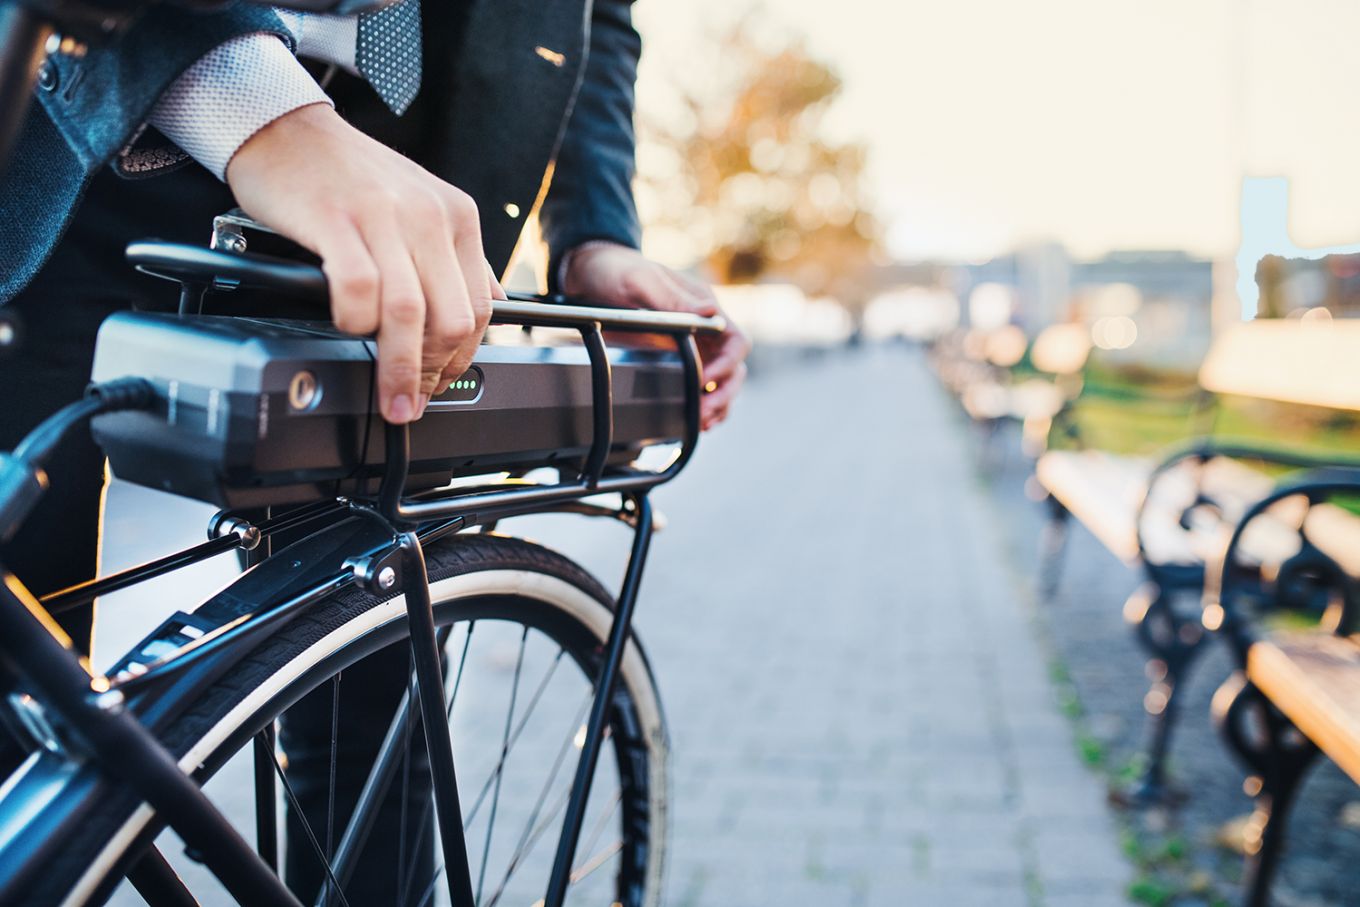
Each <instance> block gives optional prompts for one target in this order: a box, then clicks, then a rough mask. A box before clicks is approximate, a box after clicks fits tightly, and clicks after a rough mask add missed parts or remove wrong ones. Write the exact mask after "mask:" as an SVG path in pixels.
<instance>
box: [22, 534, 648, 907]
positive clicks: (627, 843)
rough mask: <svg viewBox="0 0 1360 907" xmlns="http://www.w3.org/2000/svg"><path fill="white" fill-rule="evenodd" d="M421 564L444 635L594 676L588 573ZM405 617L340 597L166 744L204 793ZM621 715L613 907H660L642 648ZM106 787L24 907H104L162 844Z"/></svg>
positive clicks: (517, 550)
mask: <svg viewBox="0 0 1360 907" xmlns="http://www.w3.org/2000/svg"><path fill="white" fill-rule="evenodd" d="M426 556H427V564H428V570H429V576H430V586H431V595H432V599H433V602H434V605H435V612H436V622H437V623H439V624H440V625H444V624H449V623H453V622H456V621H457V620H459V619H473V620H483V619H489V620H494V619H508V620H514V621H517V622H520V623H523V624H524V625H525V626H526V627H528V626H530V625H531V622H532V626H534V628H535V629H538V630H540V631H543V632H544V633H545V635H550V637H551V638H552V639H553V640H554V641H555V642H557V643H558V644H560V645H562V648H563V649H564V650H565V651H567V652H568V654H570V655H571V657H572V659H573V660H574V661H576V662H577V664H578V666H580V667H581V668H582V670H583V671H585V670H589V671H591V673H590V674H589V675H588V676H590V677H593V676H594V674H593V662H595V661H596V658H595V656H596V655H598V653H599V650H600V648H601V647H602V643H603V640H604V638H605V636H606V634H607V633H608V629H609V625H610V623H611V621H612V616H613V601H612V598H611V597H610V596H609V595H608V593H607V592H606V591H605V590H604V589H603V587H602V586H601V585H600V584H599V583H598V582H597V581H596V580H595V579H594V578H593V577H591V576H590V575H589V574H588V573H587V572H586V571H584V570H583V569H581V568H580V567H579V566H577V565H576V564H574V563H573V562H571V561H570V560H568V559H567V558H565V557H563V556H561V555H559V554H557V553H555V552H553V551H551V550H549V549H546V548H543V547H541V546H538V545H534V544H531V543H528V542H525V541H522V540H519V539H514V538H509V537H503V536H496V535H489V534H483V535H460V536H455V537H453V538H452V539H448V540H446V541H444V542H442V543H440V544H437V545H434V546H431V548H430V549H429V550H428V551H427V552H426ZM511 610H514V614H513V616H510V611H511ZM404 614H405V610H404V602H403V600H402V598H401V596H399V595H397V596H388V597H385V598H379V597H375V596H372V595H369V594H367V593H363V592H361V591H359V590H357V589H350V590H346V591H345V592H342V593H338V594H336V595H334V596H332V597H331V598H330V599H328V600H326V601H323V602H321V603H320V604H318V605H317V606H315V607H314V608H313V609H311V610H309V611H308V613H306V614H304V615H302V616H300V617H298V618H297V619H296V620H294V621H293V622H291V623H289V624H288V625H287V626H285V627H284V628H283V629H282V630H281V631H280V632H279V633H277V634H275V635H274V636H272V637H270V638H269V639H266V640H265V641H263V642H262V643H261V644H260V645H259V646H257V647H256V648H255V649H254V650H253V651H251V652H249V653H247V654H246V655H245V656H244V657H242V658H241V659H240V661H239V662H238V663H237V664H236V666H235V667H234V668H233V669H232V670H231V671H229V672H228V673H227V674H226V675H225V676H224V677H223V678H222V679H221V680H220V681H218V682H217V683H216V684H215V685H214V686H213V687H211V688H209V689H208V690H207V691H206V692H205V693H204V694H203V695H202V696H200V697H199V698H198V699H197V700H196V701H195V702H194V703H193V704H192V705H190V706H189V707H187V708H186V709H185V710H184V711H183V713H182V714H180V715H179V716H178V717H177V718H176V719H175V720H174V721H173V722H171V723H170V724H168V725H167V726H166V728H165V730H164V732H163V733H162V734H161V736H160V739H161V742H162V744H163V745H165V746H166V748H167V749H168V750H169V751H170V752H171V753H172V754H173V755H174V756H175V757H176V759H177V760H178V761H179V762H180V765H181V768H183V769H185V770H186V771H189V770H195V771H197V772H198V773H199V774H200V775H204V776H205V778H204V780H206V777H210V776H211V774H212V773H213V772H215V771H216V770H217V768H219V767H220V766H221V765H222V764H223V763H225V761H226V758H227V754H226V753H225V752H224V750H227V749H230V750H231V751H233V752H234V751H236V750H237V749H239V747H240V745H242V744H248V743H249V740H250V737H251V736H252V735H253V734H254V733H256V732H257V731H258V730H259V729H260V728H262V727H264V726H265V725H266V724H267V723H268V722H270V721H272V720H274V718H276V717H277V714H278V713H280V712H281V711H283V709H284V708H286V706H287V705H288V704H291V703H292V702H295V701H296V700H297V699H298V698H300V697H301V696H302V695H304V694H305V693H306V692H308V691H309V690H311V689H315V688H316V687H317V686H318V685H319V684H320V683H322V682H325V681H324V678H322V679H321V680H316V679H315V677H313V676H312V675H314V674H316V673H317V672H318V670H320V671H321V672H322V673H325V672H326V671H328V670H329V666H330V665H337V666H339V667H338V668H337V669H338V670H343V667H344V666H345V664H344V662H345V659H346V658H348V657H349V655H351V654H355V653H357V655H356V657H353V658H350V659H349V661H348V663H349V664H352V663H354V662H356V661H357V660H358V658H361V657H363V656H364V655H366V654H368V652H370V651H374V650H376V649H378V648H381V647H383V646H386V645H389V644H390V643H392V642H394V641H397V640H401V639H406V638H407V637H406V631H405V619H404ZM327 676H330V675H329V674H327ZM612 706H613V707H612V708H611V710H610V715H611V720H610V726H609V729H610V731H611V739H612V740H613V746H612V747H611V749H612V751H613V752H614V753H615V755H616V761H617V764H618V766H619V771H620V773H623V772H628V773H629V778H630V779H631V783H632V789H631V790H630V795H629V796H628V797H627V798H626V800H627V802H625V803H624V804H623V808H621V809H620V811H619V815H620V817H621V818H620V826H621V834H623V835H624V836H625V840H624V842H623V846H624V850H623V851H621V854H622V855H621V858H620V861H619V863H620V870H619V872H618V876H617V883H616V884H617V898H616V900H617V902H618V903H620V904H623V905H625V907H654V905H656V904H657V903H659V900H660V896H661V888H662V881H663V875H664V868H665V856H666V837H667V831H668V823H667V796H668V751H669V741H668V735H667V731H666V724H665V717H664V714H663V712H662V710H661V704H660V699H659V696H658V695H657V692H656V686H655V682H654V678H653V676H652V672H651V668H650V665H649V664H648V662H647V658H646V655H645V653H644V652H643V650H642V648H641V646H640V644H639V643H638V642H637V640H636V639H634V640H632V641H630V642H629V645H628V649H627V651H626V653H625V656H624V660H623V664H622V665H621V669H620V674H619V685H618V688H617V689H616V692H615V696H614V700H613V703H612ZM604 758H605V757H604V756H603V755H602V762H603V760H604ZM463 783H464V782H463V780H462V779H460V787H462V786H463ZM621 784H622V781H621ZM100 787H101V788H102V789H101V790H100V791H99V792H98V793H97V794H96V796H99V797H100V798H102V799H101V800H100V801H99V802H100V806H99V810H98V813H97V814H96V815H95V816H93V817H92V818H91V820H90V821H88V822H85V823H83V824H82V825H81V827H80V828H79V829H77V830H76V831H75V832H74V833H72V834H70V835H68V836H66V837H65V838H63V840H61V841H60V842H47V843H48V844H52V843H56V844H57V846H55V847H51V849H50V852H52V853H54V855H55V856H54V859H53V864H52V865H51V867H50V870H51V871H49V872H45V873H43V876H42V878H41V879H38V880H36V882H35V885H36V887H35V888H34V889H33V890H32V891H31V892H30V893H29V894H28V895H27V896H26V899H25V903H28V904H36V905H41V904H87V903H99V902H101V901H103V900H104V899H105V898H107V897H108V895H109V893H110V892H111V891H112V890H113V888H114V886H116V885H117V884H118V882H119V881H121V879H122V877H123V875H124V874H125V873H126V871H127V869H128V868H129V866H130V864H131V862H132V860H133V859H134V858H135V856H136V855H137V854H139V853H140V852H141V850H142V848H143V846H144V845H145V844H146V842H148V841H149V840H150V839H152V838H153V837H154V836H155V834H156V833H157V832H158V831H159V826H158V825H157V823H156V821H155V817H154V815H153V814H152V812H151V810H150V807H149V806H147V805H145V804H143V803H141V802H139V800H138V798H136V797H135V795H133V794H131V793H130V792H129V791H127V790H125V789H120V788H119V787H118V786H117V785H115V784H114V783H112V782H107V781H106V782H103V783H102V784H101V785H100ZM621 798H622V794H621ZM247 837H248V838H249V835H248V834H247ZM34 846H35V847H36V846H43V844H42V842H35V843H34Z"/></svg>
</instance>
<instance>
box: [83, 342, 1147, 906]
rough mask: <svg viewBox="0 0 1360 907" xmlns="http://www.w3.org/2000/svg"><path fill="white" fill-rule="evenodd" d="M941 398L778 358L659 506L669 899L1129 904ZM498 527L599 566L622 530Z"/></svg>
mask: <svg viewBox="0 0 1360 907" xmlns="http://www.w3.org/2000/svg"><path fill="white" fill-rule="evenodd" d="M951 406H952V404H951V403H950V402H949V401H948V400H947V399H946V398H945V397H944V395H943V394H942V393H941V392H940V391H939V390H938V387H937V385H936V383H935V382H934V380H933V378H932V377H931V376H930V374H929V373H928V371H927V370H926V368H925V367H924V364H923V362H922V360H921V358H920V357H919V355H918V354H917V353H915V352H913V351H908V350H905V349H902V348H894V349H878V350H872V349H871V350H865V351H860V352H845V353H835V354H831V355H828V356H826V357H824V358H821V359H815V360H814V359H809V360H806V361H803V362H798V363H781V364H780V365H779V366H778V367H772V368H769V369H767V370H765V371H764V372H762V373H761V374H758V375H757V376H756V378H755V379H754V380H753V381H752V382H751V385H750V387H749V390H748V391H747V393H746V394H745V397H744V399H743V400H742V401H741V404H740V406H739V408H738V411H737V413H736V417H735V419H734V421H733V422H732V423H731V424H730V425H728V426H725V427H724V428H723V429H721V430H720V431H718V432H716V433H715V434H714V435H713V436H712V437H711V438H709V439H706V441H705V443H704V444H703V445H702V447H701V450H700V452H699V455H698V456H697V457H696V460H695V462H694V464H693V465H692V466H691V467H690V469H689V470H688V471H687V473H686V475H685V476H684V477H683V478H682V479H681V480H679V481H678V482H677V483H676V484H675V485H674V486H672V487H668V488H664V489H662V490H661V491H660V492H658V494H657V504H658V507H659V509H660V510H661V511H662V512H663V513H665V515H666V516H667V517H668V520H669V527H668V529H667V531H665V532H663V533H662V534H661V535H660V536H658V538H657V540H656V543H655V545H654V547H653V553H652V558H651V561H650V563H649V568H648V576H647V580H646V583H645V586H644V591H643V600H642V602H641V604H640V606H639V614H638V623H637V625H638V632H639V635H640V636H641V638H642V640H643V641H644V644H645V645H646V646H647V648H648V650H649V652H650V655H651V658H652V662H653V667H654V669H655V672H656V674H657V677H658V678H659V683H660V687H661V692H662V696H663V700H664V702H665V707H666V710H667V715H668V718H669V722H670V731H671V736H672V742H673V747H674V754H673V770H674V783H673V790H672V793H673V808H672V832H673V836H672V850H671V860H670V872H669V878H668V898H667V903H668V904H671V905H734V907H741V905H819V907H820V905H861V907H873V905H888V904H891V905H902V904H909V905H929V907H935V905H940V907H953V905H958V907H969V905H983V907H1007V905H1020V907H1104V905H1116V904H1124V903H1126V901H1125V899H1124V892H1125V891H1126V889H1127V887H1128V885H1129V883H1130V880H1131V875H1132V873H1131V869H1130V866H1129V865H1128V863H1127V862H1126V860H1125V859H1124V857H1123V856H1122V855H1121V853H1120V851H1119V848H1118V844H1117V835H1116V830H1115V826H1114V823H1113V820H1112V818H1111V816H1110V815H1109V813H1108V812H1107V810H1106V807H1105V806H1104V792H1103V788H1102V785H1101V782H1100V781H1099V779H1098V778H1097V777H1096V776H1095V775H1094V774H1092V773H1090V772H1089V771H1088V770H1087V769H1086V768H1085V767H1084V766H1083V765H1082V764H1081V762H1080V759H1079V757H1078V753H1077V749H1076V746H1075V743H1074V739H1073V732H1072V729H1071V726H1070V725H1069V723H1068V722H1067V720H1066V719H1065V718H1064V717H1063V716H1062V715H1061V713H1060V711H1059V707H1058V701H1057V698H1056V696H1055V693H1054V690H1053V687H1052V685H1051V683H1050V680H1049V668H1048V659H1047V657H1046V655H1045V653H1044V650H1043V648H1042V647H1041V645H1040V644H1039V643H1038V642H1037V641H1036V634H1035V632H1034V626H1033V625H1032V623H1031V618H1030V614H1029V612H1028V610H1027V608H1026V606H1025V605H1024V600H1025V599H1024V597H1023V596H1022V595H1020V594H1018V592H1017V586H1016V583H1017V580H1016V578H1015V576H1013V575H1012V574H1011V573H1010V572H1009V571H1008V570H1007V569H1006V568H1005V566H1004V564H1003V559H1002V557H1001V552H1002V550H1003V539H1002V537H1001V535H1000V528H999V526H998V525H997V522H998V521H997V519H996V517H995V513H994V510H993V504H992V503H991V502H990V501H989V499H988V498H987V496H986V493H985V490H984V489H983V488H982V487H981V486H980V485H979V483H978V482H977V480H976V478H975V474H974V471H973V467H972V463H971V460H970V454H969V444H968V442H969V439H968V438H967V436H966V432H965V431H963V430H962V427H961V426H960V425H959V424H958V423H957V421H956V420H955V419H954V418H953V415H952V412H951ZM126 491H127V490H126V489H124V492H125V493H126ZM512 525H514V526H516V527H517V528H518V530H519V531H522V532H523V533H524V534H526V535H528V536H531V537H534V538H537V539H539V540H541V541H544V542H545V543H547V544H549V545H552V546H554V547H557V548H560V549H561V550H563V551H565V552H566V553H568V554H570V555H572V556H574V557H577V558H578V559H579V560H581V561H582V562H583V563H585V564H586V565H587V566H588V567H589V568H591V569H592V570H594V571H595V572H597V574H598V575H599V576H601V577H602V578H604V579H605V580H606V581H607V582H613V581H615V578H616V577H617V576H618V574H619V572H620V569H621V565H622V559H623V556H624V554H625V553H626V552H625V551H624V545H625V542H626V536H625V535H623V534H622V531H621V530H620V529H619V528H617V527H614V526H610V525H605V524H604V523H603V522H602V521H583V520H579V519H572V518H562V517H556V518H551V517H550V518H535V519H533V520H524V521H520V522H519V523H517V524H512ZM197 526H201V522H200V523H197V524H196V525H194V526H193V528H191V530H190V531H193V532H197V531H201V530H199V529H198V528H197ZM118 535H119V534H118V533H110V550H109V551H108V557H109V558H110V560H111V561H112V560H116V559H117V557H118V552H117V551H116V550H113V549H114V547H115V546H114V542H115V541H116V539H117V537H118ZM115 642H116V640H115V639H114V637H113V635H111V633H110V632H106V633H105V636H103V637H101V644H104V645H107V646H109V647H112V646H113V645H115Z"/></svg>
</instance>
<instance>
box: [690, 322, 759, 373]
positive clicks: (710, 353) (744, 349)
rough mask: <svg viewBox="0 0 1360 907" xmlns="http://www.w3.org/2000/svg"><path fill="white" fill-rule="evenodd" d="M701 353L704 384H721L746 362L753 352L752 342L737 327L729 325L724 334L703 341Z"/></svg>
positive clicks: (700, 348)
mask: <svg viewBox="0 0 1360 907" xmlns="http://www.w3.org/2000/svg"><path fill="white" fill-rule="evenodd" d="M699 352H700V355H701V358H702V360H703V369H704V382H705V383H707V382H709V381H716V382H717V383H719V384H721V383H723V382H724V381H726V380H727V379H728V378H729V377H731V375H732V373H733V372H734V371H736V369H737V366H739V365H741V363H742V362H743V361H745V359H746V356H747V354H748V353H750V352H751V341H750V340H748V339H747V337H746V335H745V334H744V333H742V331H741V329H740V328H738V327H737V326H736V325H729V327H728V329H727V330H726V331H724V332H723V333H721V334H719V335H717V336H716V337H706V338H705V339H704V340H703V341H701V343H700V346H699Z"/></svg>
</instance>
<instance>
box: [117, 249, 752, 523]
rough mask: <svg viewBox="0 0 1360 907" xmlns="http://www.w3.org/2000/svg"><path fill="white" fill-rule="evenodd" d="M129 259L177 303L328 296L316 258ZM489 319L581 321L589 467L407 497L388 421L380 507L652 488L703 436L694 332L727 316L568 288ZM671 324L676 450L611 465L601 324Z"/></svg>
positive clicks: (486, 516)
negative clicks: (661, 457)
mask: <svg viewBox="0 0 1360 907" xmlns="http://www.w3.org/2000/svg"><path fill="white" fill-rule="evenodd" d="M127 258H128V261H129V262H130V263H131V264H132V265H133V266H134V267H136V268H137V270H139V271H142V272H144V273H146V274H150V275H153V276H156V277H161V278H164V279H167V280H172V281H175V282H176V283H179V284H180V287H181V292H180V311H181V313H185V314H187V313H189V312H190V311H196V310H197V309H198V308H199V307H200V306H201V304H202V300H203V297H204V295H205V294H206V293H208V292H211V291H230V290H235V289H258V290H269V291H275V292H282V293H287V294H289V295H292V296H294V297H296V298H298V299H302V300H309V301H314V302H317V303H318V304H325V303H326V302H328V301H329V291H328V288H327V283H326V277H325V274H324V273H323V272H322V270H321V269H320V268H319V267H317V266H315V265H310V264H305V263H301V262H296V261H289V260H286V259H281V258H274V257H269V256H263V255H254V254H245V253H241V254H235V253H230V252H224V251H219V250H214V249H204V248H201V247H198V246H189V245H183V244H179V243H169V242H160V241H156V240H144V241H140V242H134V243H131V244H130V245H129V246H128V248H127ZM491 321H492V323H493V324H512V325H521V326H524V327H545V328H568V329H574V330H576V331H578V332H579V333H580V335H581V340H582V342H583V343H584V345H585V348H586V351H587V353H588V354H589V357H590V374H591V402H592V418H591V424H592V434H591V445H590V450H589V452H588V453H587V455H586V458H585V465H584V468H583V469H582V470H581V472H580V475H579V476H578V477H577V478H576V480H574V481H563V482H559V483H556V484H553V485H518V486H515V487H511V488H506V489H501V490H493V491H486V490H482V491H476V492H471V493H469V492H467V491H460V490H458V489H452V490H449V491H448V492H446V493H442V494H435V495H422V496H421V497H420V498H418V499H416V498H408V497H406V495H405V485H406V477H407V473H408V471H409V467H410V450H411V445H410V430H409V428H408V427H407V426H405V425H388V426H387V438H386V462H387V465H386V470H385V472H384V475H383V479H382V483H381V486H380V489H379V492H378V498H377V502H376V509H377V511H378V512H379V513H381V514H382V515H383V516H384V517H385V518H387V519H388V520H390V521H392V522H393V523H395V524H398V525H407V526H409V525H416V524H421V523H429V522H435V521H443V520H451V519H461V520H462V521H463V523H464V524H465V525H472V524H474V523H478V522H484V521H489V520H494V519H497V518H500V517H503V516H510V515H513V514H516V513H523V512H525V511H529V510H535V509H541V508H545V507H552V506H554V505H558V504H564V503H568V502H571V501H576V500H579V499H580V498H583V497H586V496H589V495H594V494H600V493H606V492H618V493H622V494H628V493H635V492H641V491H646V490H647V489H650V488H652V487H655V486H656V485H659V484H661V483H663V482H667V481H669V480H670V479H672V478H674V477H675V476H676V475H677V474H678V473H679V472H680V470H682V469H683V468H684V467H685V464H686V463H688V462H689V459H690V457H691V456H692V455H693V453H694V448H695V446H696V444H697V443H698V438H699V400H700V397H701V395H702V388H701V385H700V365H699V356H698V350H697V347H696V345H695V342H694V335H695V334H696V333H708V332H713V333H716V332H720V331H722V330H724V329H725V327H726V323H725V322H724V320H723V319H722V318H717V317H714V318H706V317H702V316H698V315H692V314H685V313H676V312H654V311H647V310H640V309H621V308H611V307H606V306H601V305H594V304H590V303H586V302H582V301H579V300H575V299H572V298H570V297H566V296H560V295H555V296H534V295H527V294H520V293H516V294H512V295H511V298H510V299H509V300H496V301H494V303H493V311H492V316H491ZM606 330H608V331H626V332H634V333H648V334H665V335H668V336H670V337H671V338H672V339H673V340H674V341H675V344H676V349H677V351H678V352H679V354H680V359H681V364H682V367H683V372H684V382H685V402H684V417H685V430H684V437H683V438H682V440H681V444H680V450H679V452H678V454H677V455H676V457H675V458H674V460H672V462H671V463H670V464H669V465H668V466H667V467H665V468H664V469H661V470H654V471H653V470H641V469H634V468H631V467H628V468H615V469H609V470H607V468H606V466H607V461H608V458H609V452H610V449H611V445H612V443H613V426H614V420H613V387H612V381H611V374H610V366H609V359H608V355H607V353H606V347H605V341H604V332H605V331H606Z"/></svg>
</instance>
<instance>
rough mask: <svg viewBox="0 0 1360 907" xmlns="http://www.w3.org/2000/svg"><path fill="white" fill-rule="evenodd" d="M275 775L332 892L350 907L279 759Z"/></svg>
mask: <svg viewBox="0 0 1360 907" xmlns="http://www.w3.org/2000/svg"><path fill="white" fill-rule="evenodd" d="M274 773H275V774H276V775H278V778H279V782H280V783H281V784H282V785H283V793H284V796H286V797H287V798H288V803H289V805H290V806H291V807H292V809H293V812H294V814H296V815H297V817H298V820H299V822H301V824H302V830H303V832H305V833H306V835H307V843H309V844H310V845H311V846H312V853H313V854H315V855H316V858H317V860H319V861H320V862H321V868H323V869H324V870H326V880H327V883H328V884H329V886H330V890H331V891H334V892H335V894H336V896H337V897H339V898H340V903H341V904H343V905H344V907H349V901H348V900H346V898H345V892H344V890H343V889H341V887H340V883H339V882H338V881H336V878H335V873H334V872H333V871H332V870H331V863H330V860H327V859H326V855H325V854H324V853H322V851H321V844H320V842H318V841H317V839H316V832H315V831H313V830H312V823H311V822H309V821H307V814H306V813H304V812H303V811H302V804H301V803H300V802H298V798H297V794H295V793H293V785H291V784H289V783H288V775H287V773H286V772H284V770H283V766H281V765H279V760H278V759H277V758H275V759H274Z"/></svg>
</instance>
